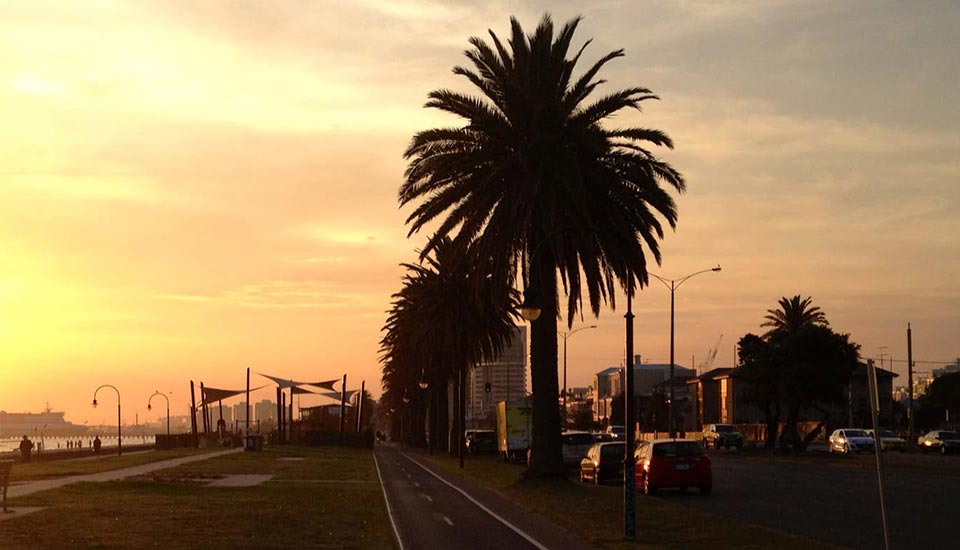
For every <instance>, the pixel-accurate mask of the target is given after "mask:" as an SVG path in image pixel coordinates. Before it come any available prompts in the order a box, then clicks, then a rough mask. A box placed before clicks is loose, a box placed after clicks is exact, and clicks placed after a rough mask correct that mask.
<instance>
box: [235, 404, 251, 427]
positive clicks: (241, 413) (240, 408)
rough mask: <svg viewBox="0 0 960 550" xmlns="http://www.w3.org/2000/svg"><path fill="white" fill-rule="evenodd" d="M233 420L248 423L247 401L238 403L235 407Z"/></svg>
mask: <svg viewBox="0 0 960 550" xmlns="http://www.w3.org/2000/svg"><path fill="white" fill-rule="evenodd" d="M233 418H234V420H236V421H238V422H246V421H247V402H246V401H243V402H241V403H237V404H236V405H234V406H233ZM251 418H252V417H251Z"/></svg>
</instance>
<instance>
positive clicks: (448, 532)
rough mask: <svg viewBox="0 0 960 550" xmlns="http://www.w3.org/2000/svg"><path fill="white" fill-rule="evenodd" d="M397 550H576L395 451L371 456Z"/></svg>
mask: <svg viewBox="0 0 960 550" xmlns="http://www.w3.org/2000/svg"><path fill="white" fill-rule="evenodd" d="M374 456H375V458H376V460H377V467H378V468H379V470H380V477H381V481H382V483H383V489H384V494H385V496H386V499H387V504H388V508H389V511H390V515H391V521H392V522H393V524H394V527H395V530H396V534H397V535H398V536H399V539H400V542H401V550H412V549H419V548H423V549H440V548H443V549H451V550H454V549H478V550H480V549H482V550H489V549H491V548H510V549H511V550H547V549H563V550H580V549H583V548H585V547H584V546H583V545H582V543H580V542H579V541H576V540H575V539H573V538H572V537H571V536H570V535H569V533H566V532H565V531H563V530H562V529H560V528H558V527H557V526H556V525H554V524H552V523H549V522H547V521H546V520H544V519H543V518H541V517H540V516H536V515H535V514H531V513H530V512H527V511H526V510H524V509H523V508H521V507H519V506H517V505H516V504H513V503H511V502H509V501H507V500H506V499H505V498H504V497H502V496H501V495H499V494H496V493H494V492H492V491H489V490H486V489H483V488H481V487H479V486H476V485H474V484H471V483H470V482H468V481H465V480H463V479H460V478H458V477H455V476H451V475H449V474H447V473H445V472H444V471H443V470H442V469H440V468H438V467H436V466H433V465H432V464H431V463H430V462H429V461H428V460H426V459H425V458H423V457H419V456H417V455H413V454H407V453H404V452H401V451H400V450H398V449H396V448H393V447H383V446H378V447H377V448H376V449H375V450H374Z"/></svg>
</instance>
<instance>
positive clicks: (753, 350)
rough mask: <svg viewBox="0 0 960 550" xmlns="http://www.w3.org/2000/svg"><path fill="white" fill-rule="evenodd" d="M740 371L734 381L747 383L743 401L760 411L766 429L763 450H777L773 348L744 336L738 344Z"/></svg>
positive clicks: (777, 389) (776, 379)
mask: <svg viewBox="0 0 960 550" xmlns="http://www.w3.org/2000/svg"><path fill="white" fill-rule="evenodd" d="M738 350H739V352H738V353H739V358H740V365H741V367H740V368H739V369H738V370H737V379H739V380H743V381H744V382H746V384H745V385H744V387H745V393H744V395H743V398H744V400H745V401H746V402H747V403H749V404H751V405H754V406H755V407H757V408H759V409H760V410H761V411H763V416H764V420H765V422H766V425H767V434H766V440H765V442H764V444H765V446H766V447H767V448H769V449H772V448H773V447H775V446H776V443H777V435H778V433H779V430H780V412H781V409H780V402H781V396H780V391H781V387H780V378H779V372H778V371H779V367H780V365H779V364H778V362H777V360H776V358H775V356H774V347H773V345H772V344H770V343H768V342H767V341H766V340H764V339H763V338H760V337H759V336H757V335H755V334H747V335H746V336H744V337H743V338H741V339H740V343H739V344H738Z"/></svg>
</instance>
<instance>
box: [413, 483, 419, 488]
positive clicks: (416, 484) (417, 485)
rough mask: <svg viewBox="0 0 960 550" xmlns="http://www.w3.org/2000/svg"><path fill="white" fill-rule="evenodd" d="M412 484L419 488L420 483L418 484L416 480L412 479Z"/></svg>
mask: <svg viewBox="0 0 960 550" xmlns="http://www.w3.org/2000/svg"><path fill="white" fill-rule="evenodd" d="M413 486H414V487H416V488H417V489H419V488H420V484H419V483H417V482H416V481H414V482H413Z"/></svg>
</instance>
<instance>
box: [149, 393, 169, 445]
mask: <svg viewBox="0 0 960 550" xmlns="http://www.w3.org/2000/svg"><path fill="white" fill-rule="evenodd" d="M158 395H160V396H163V398H164V399H166V400H167V437H170V398H169V397H167V394H165V393H162V392H160V391H159V390H157V391H155V392H153V395H151V396H150V399H147V410H148V411H149V410H151V408H152V407H151V406H150V402H151V401H153V398H154V397H156V396H158Z"/></svg>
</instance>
